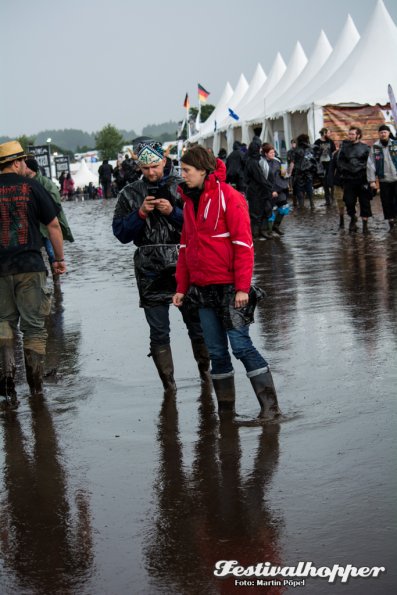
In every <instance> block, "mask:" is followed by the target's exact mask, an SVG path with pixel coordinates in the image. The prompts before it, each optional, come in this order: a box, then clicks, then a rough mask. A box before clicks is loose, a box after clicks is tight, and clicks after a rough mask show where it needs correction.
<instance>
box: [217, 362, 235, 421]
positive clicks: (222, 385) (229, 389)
mask: <svg viewBox="0 0 397 595" xmlns="http://www.w3.org/2000/svg"><path fill="white" fill-rule="evenodd" d="M212 384H213V386H214V390H215V394H216V399H217V401H218V411H219V412H222V411H231V412H232V413H234V406H235V402H236V389H235V387H234V373H233V372H232V373H231V374H229V375H228V376H226V377H225V378H214V377H212Z"/></svg>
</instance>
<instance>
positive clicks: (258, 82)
mask: <svg viewBox="0 0 397 595" xmlns="http://www.w3.org/2000/svg"><path fill="white" fill-rule="evenodd" d="M266 79H267V76H266V74H265V72H264V70H263V68H262V66H261V65H260V64H259V62H258V64H257V65H256V69H255V72H254V75H253V77H252V79H251V82H250V84H249V88H248V90H247V92H246V93H245V95H244V96H243V98H242V99H241V101H240V102H239V103H238V105H236V107H235V112H236V113H237V114H238V115H240V113H241V110H242V109H244V106H246V105H248V103H249V102H250V101H251V99H253V98H254V97H255V95H256V94H257V93H258V91H259V89H260V88H261V87H262V85H263V84H264V83H265V82H266Z"/></svg>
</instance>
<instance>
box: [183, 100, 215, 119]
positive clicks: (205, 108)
mask: <svg viewBox="0 0 397 595" xmlns="http://www.w3.org/2000/svg"><path fill="white" fill-rule="evenodd" d="M214 109H215V105H212V103H204V104H203V105H202V106H201V111H200V122H205V121H206V120H207V119H208V118H209V117H210V115H211V114H212V112H213V111H214ZM197 112H198V109H197V107H191V108H190V110H189V116H190V119H191V120H196V118H197Z"/></svg>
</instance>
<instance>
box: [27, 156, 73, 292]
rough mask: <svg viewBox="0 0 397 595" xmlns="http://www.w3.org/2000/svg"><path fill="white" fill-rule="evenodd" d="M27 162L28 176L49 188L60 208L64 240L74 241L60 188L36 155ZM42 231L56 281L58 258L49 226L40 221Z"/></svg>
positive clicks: (49, 192) (57, 277)
mask: <svg viewBox="0 0 397 595" xmlns="http://www.w3.org/2000/svg"><path fill="white" fill-rule="evenodd" d="M25 163H26V175H27V176H28V178H32V179H35V180H36V182H38V183H39V184H41V185H42V186H43V187H44V188H45V189H46V190H47V192H48V194H49V195H50V196H51V198H52V200H53V201H54V203H55V204H56V205H57V207H58V209H59V210H58V221H59V225H60V226H61V230H62V237H63V240H64V241H65V240H66V241H68V242H74V237H73V234H72V230H71V229H70V226H69V223H68V220H67V218H66V215H65V213H64V210H63V208H62V201H61V195H60V194H59V190H58V188H57V187H56V185H55V184H54V182H53V181H52V180H50V178H47V177H46V176H43V174H42V173H41V171H40V168H39V164H38V163H37V160H36V159H35V158H34V157H30V156H29V157H28V158H27V159H26V160H25ZM40 233H41V237H42V240H43V245H44V248H45V250H46V252H47V256H48V262H49V263H50V266H51V270H52V272H53V278H54V282H55V281H57V280H58V279H59V276H58V275H57V274H55V273H54V271H53V266H52V265H53V263H54V262H55V260H56V259H55V253H54V248H53V246H52V244H51V240H50V238H49V235H48V230H47V227H46V225H43V224H42V223H40Z"/></svg>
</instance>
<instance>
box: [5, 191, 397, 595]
mask: <svg viewBox="0 0 397 595" xmlns="http://www.w3.org/2000/svg"><path fill="white" fill-rule="evenodd" d="M322 202H323V201H322V200H321V199H318V200H317V202H316V209H315V212H314V213H311V212H310V211H309V210H308V209H307V210H305V211H304V212H302V213H299V212H293V213H292V214H290V215H289V217H288V218H287V219H286V221H285V226H284V227H285V232H286V233H285V236H284V237H283V239H281V240H276V239H275V240H273V241H257V242H256V267H255V281H256V283H257V284H259V285H261V286H262V287H263V288H264V289H265V290H266V292H267V298H266V300H264V301H263V302H261V303H260V304H259V308H258V311H257V316H256V323H255V324H254V325H253V326H252V332H251V334H252V337H253V338H254V342H255V344H256V345H257V346H258V347H259V348H260V350H261V351H262V352H263V354H264V355H265V357H266V359H268V360H269V362H270V364H271V366H272V370H273V375H274V378H275V382H276V386H277V390H278V394H279V402H280V406H281V408H282V410H283V412H284V414H285V420H284V421H283V422H282V423H280V424H279V425H271V426H263V427H261V426H256V425H254V424H252V423H251V422H252V420H254V419H255V416H256V414H257V412H258V405H257V402H256V399H255V397H254V395H253V393H252V389H251V388H250V384H249V381H248V379H247V378H246V377H245V373H244V371H243V367H242V365H240V364H239V362H236V385H237V393H238V397H237V410H238V413H239V416H238V417H237V419H236V422H235V423H230V422H222V423H219V420H218V416H217V413H216V407H215V405H214V397H213V396H211V395H210V394H208V393H207V392H205V391H201V388H200V383H199V380H198V375H197V370H196V366H195V363H194V360H193V358H192V354H191V349H190V345H189V341H188V337H187V333H186V331H185V328H184V325H183V322H182V319H181V317H180V315H179V313H178V312H177V311H176V309H175V308H173V310H172V347H173V352H174V358H175V366H176V378H177V384H178V394H177V400H176V403H173V402H167V403H163V398H162V390H161V385H160V382H159V379H158V377H157V375H156V373H155V371H154V365H153V362H152V361H151V359H150V358H148V357H146V355H147V353H148V351H149V344H148V328H147V323H146V321H145V319H144V315H143V312H142V310H140V309H139V308H138V296H137V288H136V284H135V279H134V274H133V270H132V254H133V247H132V245H127V246H122V245H121V244H119V243H118V242H117V240H116V239H115V238H114V237H113V236H112V232H111V219H112V213H113V209H114V200H108V201H95V202H94V201H86V202H69V203H66V204H65V211H66V213H67V216H68V218H69V222H70V225H71V227H72V229H73V232H74V235H75V238H76V242H75V243H74V244H67V245H66V255H67V262H68V266H69V272H68V274H67V275H65V277H64V278H63V279H62V283H61V290H60V291H58V292H57V293H56V296H55V300H54V307H53V312H52V314H51V317H50V319H49V321H48V328H49V342H48V357H47V364H46V369H47V372H48V373H49V375H48V378H47V395H46V400H45V403H44V404H42V405H40V404H38V405H34V404H32V403H30V402H29V399H28V389H27V385H26V383H24V379H23V375H22V371H21V370H19V379H20V384H19V388H20V390H19V397H20V400H21V405H20V408H19V411H18V412H17V414H15V415H3V416H2V417H1V419H0V440H1V442H2V448H1V449H0V548H1V555H0V592H1V593H2V594H4V595H8V594H15V593H18V594H40V595H41V594H54V595H55V594H58V593H59V594H69V593H70V594H72V593H73V594H74V593H76V594H93V595H97V594H98V595H102V594H103V595H105V594H109V595H115V594H117V595H124V594H132V595H138V594H142V595H143V594H144V595H152V594H153V595H156V594H160V593H164V594H183V595H185V594H186V595H196V594H203V593H205V594H213V593H214V594H215V593H222V594H229V593H239V594H241V595H243V594H245V593H251V594H253V593H272V594H279V593H284V592H287V591H288V592H295V593H305V595H306V594H307V595H308V594H310V595H323V594H324V595H325V594H328V593H349V594H350V593H351V594H357V595H358V594H360V595H362V594H364V595H367V594H369V595H378V594H379V595H387V594H391V593H392V592H393V593H394V589H395V585H396V574H397V573H396V565H395V559H393V556H392V552H393V551H395V544H396V516H395V494H396V473H395V460H396V396H397V356H396V338H397V327H396V321H397V294H396V289H397V262H396V254H397V233H395V234H394V235H392V234H390V233H388V232H387V227H386V224H385V223H384V222H383V218H382V215H381V212H380V208H379V199H378V198H377V199H375V205H374V206H375V209H374V211H375V217H374V219H373V220H372V221H371V223H370V228H371V232H370V234H369V235H368V236H363V235H362V234H361V233H360V232H359V233H357V234H355V235H354V236H351V235H349V233H348V232H347V231H339V230H338V220H337V212H336V209H334V208H331V209H327V210H326V209H325V208H324V207H322V206H321V203H322ZM218 560H237V561H239V563H240V564H242V565H243V566H249V565H253V564H256V563H258V562H266V561H268V562H272V564H275V565H282V566H294V565H296V564H297V563H298V562H299V561H304V562H308V561H310V562H312V564H313V565H314V566H317V567H320V566H327V567H332V566H333V565H334V564H339V565H342V566H346V565H347V564H351V565H353V566H357V567H373V566H378V567H385V568H386V569H387V571H386V572H385V573H383V572H381V573H380V577H379V578H377V579H374V578H366V579H364V578H356V579H350V581H349V582H348V583H347V584H341V583H340V580H337V581H336V583H334V584H329V583H328V582H327V580H326V579H321V578H308V579H306V582H305V585H303V586H296V587H292V586H289V587H287V586H283V585H281V586H280V585H276V586H273V587H264V586H260V585H259V584H256V583H255V586H236V585H235V579H234V578H229V579H226V580H220V579H219V578H216V577H215V576H214V574H213V571H214V566H215V563H216V561H218ZM243 578H247V577H243ZM262 579H263V577H262ZM268 580H269V579H268Z"/></svg>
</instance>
